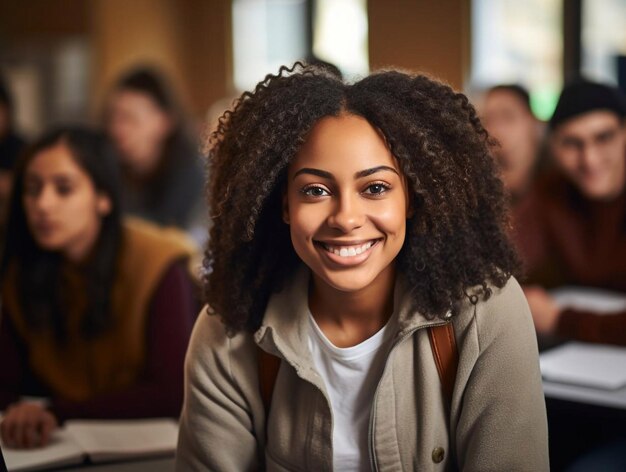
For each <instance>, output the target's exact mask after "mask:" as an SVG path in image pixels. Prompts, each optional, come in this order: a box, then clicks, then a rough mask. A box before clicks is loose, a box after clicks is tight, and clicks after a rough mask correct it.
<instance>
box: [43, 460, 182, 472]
mask: <svg viewBox="0 0 626 472" xmlns="http://www.w3.org/2000/svg"><path fill="white" fill-rule="evenodd" d="M50 470H54V471H59V472H60V471H61V470H67V471H71V472H172V471H173V470H174V458H173V457H167V458H162V459H151V460H139V461H130V462H109V463H107V464H83V465H78V466H74V467H67V466H66V467H63V468H60V469H50Z"/></svg>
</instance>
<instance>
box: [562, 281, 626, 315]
mask: <svg viewBox="0 0 626 472" xmlns="http://www.w3.org/2000/svg"><path fill="white" fill-rule="evenodd" d="M550 295H552V297H553V298H554V301H555V302H556V304H557V305H558V306H559V308H576V309H579V310H587V311H593V312H596V313H606V314H610V313H616V312H620V311H626V294H624V293H620V292H613V291H611V290H603V289H599V288H593V287H571V286H566V287H559V288H556V289H553V290H550Z"/></svg>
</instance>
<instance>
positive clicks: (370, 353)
mask: <svg viewBox="0 0 626 472" xmlns="http://www.w3.org/2000/svg"><path fill="white" fill-rule="evenodd" d="M309 320H310V326H311V329H310V330H309V349H310V350H311V354H312V356H313V362H314V364H315V367H316V368H317V371H318V373H319V374H320V375H321V377H322V379H324V383H325V384H326V390H327V392H328V395H329V397H330V404H331V408H332V411H333V466H334V467H333V468H334V470H337V471H341V472H344V471H369V470H371V469H370V458H369V450H368V429H369V420H370V411H371V409H372V403H373V400H374V392H375V390H376V387H377V385H378V381H379V380H380V377H381V375H382V371H383V368H384V366H385V360H386V358H387V354H388V351H389V344H390V342H391V333H392V330H391V329H389V326H390V323H389V322H388V323H387V324H386V325H385V326H384V327H383V328H382V329H381V330H380V331H378V332H377V333H376V334H374V335H373V336H372V337H371V338H369V339H366V340H365V341H363V342H362V343H361V344H357V345H356V346H352V347H347V348H339V347H336V346H335V345H334V344H332V343H331V342H330V341H329V340H328V338H327V337H326V336H325V335H324V333H323V332H322V330H321V329H320V328H319V326H317V323H316V322H315V320H314V319H313V316H312V315H311V314H310V313H309Z"/></svg>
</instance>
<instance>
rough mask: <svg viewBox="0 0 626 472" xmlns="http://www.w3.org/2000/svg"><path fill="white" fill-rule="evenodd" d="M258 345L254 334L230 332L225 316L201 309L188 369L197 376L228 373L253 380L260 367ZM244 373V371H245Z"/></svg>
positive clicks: (192, 342) (188, 353)
mask: <svg viewBox="0 0 626 472" xmlns="http://www.w3.org/2000/svg"><path fill="white" fill-rule="evenodd" d="M256 350H257V347H256V344H255V342H254V338H253V335H252V333H248V332H246V331H240V332H238V333H236V334H232V333H229V332H228V330H227V329H226V325H225V324H224V323H223V322H222V320H221V318H220V317H219V316H217V315H215V314H209V313H208V311H207V307H206V306H205V307H203V308H202V310H200V314H199V315H198V317H197V319H196V323H195V325H194V328H193V332H192V334H191V340H190V342H189V349H188V352H187V370H188V371H189V370H190V369H191V371H193V372H194V373H195V374H194V375H196V376H197V375H200V376H204V375H207V374H208V373H211V372H212V373H213V374H212V375H215V376H217V375H222V376H223V375H225V376H227V377H229V378H230V380H234V378H235V377H237V378H238V379H239V381H242V380H241V379H246V378H247V379H248V380H251V379H253V378H254V376H253V375H252V374H253V372H252V370H253V369H255V368H256V365H257V364H256V361H255V359H256ZM242 372H243V373H242Z"/></svg>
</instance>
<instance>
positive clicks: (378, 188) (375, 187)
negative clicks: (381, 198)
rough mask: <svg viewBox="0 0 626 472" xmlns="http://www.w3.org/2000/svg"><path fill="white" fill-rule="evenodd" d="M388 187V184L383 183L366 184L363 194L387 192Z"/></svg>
mask: <svg viewBox="0 0 626 472" xmlns="http://www.w3.org/2000/svg"><path fill="white" fill-rule="evenodd" d="M389 189H390V187H389V185H386V184H383V183H380V182H379V183H375V184H371V185H368V186H367V188H366V189H365V192H363V193H365V194H368V195H382V194H383V193H385V192H387V191H388V190H389Z"/></svg>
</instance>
